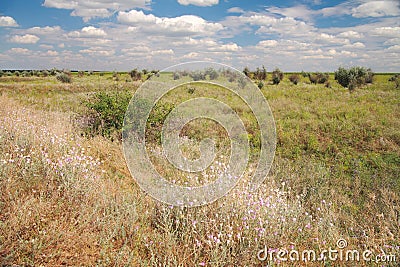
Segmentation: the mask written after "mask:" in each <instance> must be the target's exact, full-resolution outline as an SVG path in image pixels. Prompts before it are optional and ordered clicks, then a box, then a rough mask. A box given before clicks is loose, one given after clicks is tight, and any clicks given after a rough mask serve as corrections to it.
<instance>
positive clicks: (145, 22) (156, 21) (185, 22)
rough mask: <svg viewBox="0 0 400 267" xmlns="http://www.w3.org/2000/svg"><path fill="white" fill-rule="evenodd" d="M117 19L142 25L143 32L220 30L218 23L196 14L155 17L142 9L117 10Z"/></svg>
mask: <svg viewBox="0 0 400 267" xmlns="http://www.w3.org/2000/svg"><path fill="white" fill-rule="evenodd" d="M117 19H118V21H120V22H122V23H125V24H128V25H135V26H140V25H141V26H142V27H141V29H142V31H143V32H149V33H158V34H162V35H165V34H171V33H175V34H184V35H196V34H200V35H212V34H214V33H215V32H217V31H219V30H222V29H223V26H222V25H221V24H219V23H212V22H208V21H206V20H204V19H202V18H200V17H198V16H194V15H183V16H180V17H174V18H166V17H156V16H154V15H153V14H149V15H146V14H144V13H143V12H142V11H136V10H131V11H129V12H123V11H121V12H119V13H118V17H117Z"/></svg>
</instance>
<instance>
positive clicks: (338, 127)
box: [0, 74, 400, 266]
mask: <svg viewBox="0 0 400 267" xmlns="http://www.w3.org/2000/svg"><path fill="white" fill-rule="evenodd" d="M121 77H123V78H122V79H119V81H113V79H112V77H111V75H110V74H106V75H104V76H100V75H92V76H84V77H75V76H74V77H73V83H72V84H60V83H58V82H57V81H56V80H55V79H54V77H47V78H33V77H31V78H22V77H20V78H16V77H14V78H10V77H2V78H1V79H0V87H1V94H2V96H1V99H0V102H1V103H0V113H1V120H2V123H1V129H0V131H1V133H0V136H1V138H0V146H1V150H2V153H1V156H0V187H1V191H0V192H1V198H0V208H1V213H0V255H1V259H2V262H1V263H2V264H22V265H41V264H43V265H60V264H67V265H77V264H82V265H96V264H97V265H133V266H146V265H148V266H198V265H200V266H201V265H206V266H245V265H256V264H260V263H261V262H260V261H259V260H258V259H257V252H258V251H259V250H260V249H261V248H263V247H264V245H267V246H268V247H269V248H271V249H278V248H286V249H291V248H296V249H298V250H301V249H316V250H318V249H320V250H322V249H325V248H328V247H329V246H330V247H335V246H336V241H337V240H338V239H339V238H345V239H346V240H347V241H348V242H349V248H358V249H359V250H362V249H365V248H370V249H373V250H374V251H375V253H376V254H379V253H381V250H380V248H382V249H384V250H385V252H386V253H396V254H397V255H398V252H399V251H398V249H399V248H398V245H399V238H398V236H399V212H400V208H399V191H400V190H399V189H400V181H399V179H398V178H399V166H400V151H399V144H400V131H399V129H400V125H399V124H400V120H399V119H398V114H400V110H399V109H400V105H399V100H400V95H399V94H400V93H399V92H400V91H399V90H398V89H394V85H393V84H392V83H389V82H387V80H388V78H389V77H390V76H388V75H377V76H376V78H375V83H374V84H373V85H370V86H367V87H364V88H360V89H357V90H355V91H354V92H353V93H349V91H348V90H346V89H344V88H341V87H340V86H339V85H337V84H336V83H335V82H332V88H325V87H323V86H322V85H310V84H308V83H307V79H306V78H304V79H303V80H302V81H301V82H300V83H299V85H296V86H295V85H291V84H290V83H289V82H288V81H287V80H286V79H285V80H284V81H283V82H282V83H281V84H279V85H278V86H273V85H267V86H265V87H264V88H263V89H261V90H262V93H263V94H264V95H265V96H266V98H267V99H268V102H269V104H270V106H271V109H272V112H273V114H274V117H275V121H276V127H277V134H278V140H277V141H278V143H277V153H276V157H275V161H274V165H273V168H272V170H271V172H270V176H269V177H268V179H267V181H266V183H265V184H264V185H263V186H262V188H260V190H259V191H257V192H256V193H252V192H247V191H245V190H243V189H242V188H240V187H238V188H236V189H235V190H233V191H232V192H231V193H230V194H229V195H228V196H227V197H225V198H223V199H221V200H219V201H217V202H215V203H213V204H211V205H208V206H205V207H201V208H195V209H179V208H172V207H168V206H165V205H161V204H159V203H157V202H155V201H154V200H152V199H151V198H150V197H148V196H146V195H145V194H144V193H143V192H141V191H140V190H139V188H138V187H137V184H136V183H135V181H134V180H133V178H132V177H130V175H129V172H128V170H127V168H126V166H125V161H124V157H123V155H122V151H121V144H120V142H118V141H116V140H114V142H111V141H110V139H108V138H104V137H102V136H93V137H83V136H81V134H80V129H79V128H77V127H76V123H75V117H76V114H84V113H85V112H86V108H85V106H84V105H82V102H83V101H84V100H85V99H90V96H91V95H93V94H94V93H95V92H98V91H126V90H129V91H131V92H132V93H133V92H134V91H135V90H136V88H137V87H138V86H139V84H138V83H133V82H126V81H125V80H126V79H125V77H124V76H123V75H121ZM331 81H332V78H331ZM196 91H198V90H197V89H196V90H195V94H196ZM185 97H187V92H186V91H185V90H182V92H180V93H179V94H177V95H176V98H177V99H179V98H181V99H184V98H185ZM202 125H203V124H199V125H194V128H195V129H196V127H198V128H201V126H202ZM196 133H198V131H196ZM215 134H216V135H217V136H218V135H219V134H221V136H220V137H221V139H224V137H225V136H224V133H223V131H216V133H215ZM197 137H199V138H200V137H203V135H202V133H200V134H199V135H198V136H197ZM154 147H156V145H154ZM217 166H221V167H220V168H223V167H224V162H220V164H218V163H217ZM217 166H216V167H215V171H214V173H211V174H210V175H211V176H212V175H214V178H215V176H218V172H219V171H221V169H218V167H217ZM158 167H160V168H161V169H162V168H163V167H162V166H158ZM165 173H168V170H165ZM264 264H266V263H264ZM276 264H278V262H270V265H272V266H273V265H276ZM326 264H327V265H328V266H329V264H331V265H335V266H336V265H337V264H343V266H345V263H337V262H330V263H329V262H327V263H326ZM280 265H281V266H285V263H280ZM299 265H300V263H299ZM311 265H312V263H311ZM315 265H316V266H319V265H320V264H318V263H315ZM286 266H291V264H286ZM371 266H373V265H371Z"/></svg>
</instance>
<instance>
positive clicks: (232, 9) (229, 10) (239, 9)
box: [227, 7, 244, 13]
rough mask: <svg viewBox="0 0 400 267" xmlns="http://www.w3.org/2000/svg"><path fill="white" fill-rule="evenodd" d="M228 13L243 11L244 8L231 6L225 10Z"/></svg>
mask: <svg viewBox="0 0 400 267" xmlns="http://www.w3.org/2000/svg"><path fill="white" fill-rule="evenodd" d="M227 12H228V13H244V10H243V9H241V8H240V7H231V8H229V9H228V10H227Z"/></svg>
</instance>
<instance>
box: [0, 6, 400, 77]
mask: <svg viewBox="0 0 400 267" xmlns="http://www.w3.org/2000/svg"><path fill="white" fill-rule="evenodd" d="M0 40H1V41H0V68H1V69H47V68H53V67H56V68H68V69H74V70H82V69H85V70H130V69H133V68H136V67H138V68H147V69H163V68H166V67H168V66H171V65H174V64H177V63H181V62H188V61H196V60H208V61H215V62H219V63H224V64H227V65H231V66H233V67H236V68H238V69H243V67H244V66H248V67H250V68H252V69H254V68H256V67H258V66H261V65H265V66H266V67H267V69H268V70H272V69H273V68H275V67H279V68H281V69H282V70H284V71H301V70H305V71H333V70H335V69H337V68H338V67H339V66H345V67H348V66H354V65H361V66H365V67H371V68H372V69H373V70H374V71H376V72H400V1H398V0H395V1H393V0H380V1H367V0H351V1H324V0H295V1H256V0H248V1H239V0H119V1H113V0H74V1H70V0H1V1H0Z"/></svg>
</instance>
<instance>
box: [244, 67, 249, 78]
mask: <svg viewBox="0 0 400 267" xmlns="http://www.w3.org/2000/svg"><path fill="white" fill-rule="evenodd" d="M243 73H244V75H246V76H247V77H249V78H251V77H250V74H251V72H250V69H249V68H248V67H245V68H244V69H243Z"/></svg>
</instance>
